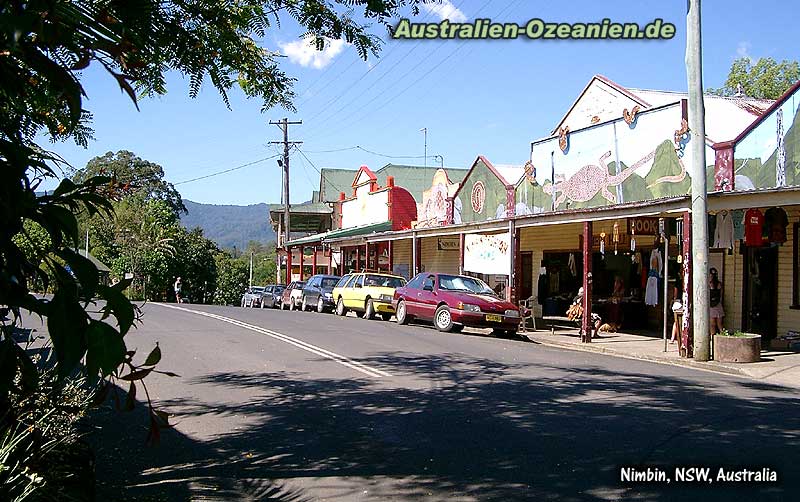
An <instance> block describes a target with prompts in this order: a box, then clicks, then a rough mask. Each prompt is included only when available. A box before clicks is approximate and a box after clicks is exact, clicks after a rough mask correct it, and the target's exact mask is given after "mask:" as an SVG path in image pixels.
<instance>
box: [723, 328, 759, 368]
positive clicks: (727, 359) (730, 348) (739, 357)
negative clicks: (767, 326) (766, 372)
mask: <svg viewBox="0 0 800 502" xmlns="http://www.w3.org/2000/svg"><path fill="white" fill-rule="evenodd" d="M714 360H715V361H719V362H721V363H755V362H758V361H759V360H761V335H758V334H755V333H743V332H742V331H734V332H733V333H731V332H729V331H728V330H726V329H723V330H722V332H721V333H719V334H716V335H714Z"/></svg>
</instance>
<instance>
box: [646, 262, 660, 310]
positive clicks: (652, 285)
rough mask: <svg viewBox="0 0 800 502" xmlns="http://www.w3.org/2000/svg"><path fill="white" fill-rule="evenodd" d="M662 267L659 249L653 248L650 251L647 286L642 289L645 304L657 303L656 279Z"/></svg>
mask: <svg viewBox="0 0 800 502" xmlns="http://www.w3.org/2000/svg"><path fill="white" fill-rule="evenodd" d="M663 267H664V259H663V258H662V257H661V251H659V250H658V248H654V249H653V250H652V251H651V252H650V271H649V272H648V273H647V286H646V287H645V291H644V303H645V305H651V306H655V305H658V279H659V278H660V277H661V270H662V268H663Z"/></svg>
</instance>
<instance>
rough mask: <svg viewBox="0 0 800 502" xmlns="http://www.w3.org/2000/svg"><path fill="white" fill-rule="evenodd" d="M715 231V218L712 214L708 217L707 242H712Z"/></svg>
mask: <svg viewBox="0 0 800 502" xmlns="http://www.w3.org/2000/svg"><path fill="white" fill-rule="evenodd" d="M716 231H717V217H716V216H714V215H713V214H709V215H708V242H714V235H715V234H716Z"/></svg>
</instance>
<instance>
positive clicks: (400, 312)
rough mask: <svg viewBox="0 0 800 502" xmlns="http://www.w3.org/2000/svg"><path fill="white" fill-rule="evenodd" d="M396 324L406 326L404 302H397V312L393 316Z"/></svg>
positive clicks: (406, 315) (406, 317)
mask: <svg viewBox="0 0 800 502" xmlns="http://www.w3.org/2000/svg"><path fill="white" fill-rule="evenodd" d="M394 318H395V320H396V321H397V324H408V314H407V313H406V302H405V301H403V300H400V301H399V302H397V312H396V313H395V314H394Z"/></svg>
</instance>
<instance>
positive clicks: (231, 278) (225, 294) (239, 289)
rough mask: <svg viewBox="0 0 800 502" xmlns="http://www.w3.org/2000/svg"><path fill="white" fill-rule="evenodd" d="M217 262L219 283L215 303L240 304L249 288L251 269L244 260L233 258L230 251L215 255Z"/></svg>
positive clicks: (215, 293)
mask: <svg viewBox="0 0 800 502" xmlns="http://www.w3.org/2000/svg"><path fill="white" fill-rule="evenodd" d="M214 261H215V262H216V264H217V284H216V291H215V292H214V303H216V304H217V305H239V301H240V300H241V299H242V294H244V291H245V289H247V283H248V279H249V277H248V274H249V270H248V268H247V265H246V264H245V263H244V262H243V261H242V260H237V259H234V258H232V257H231V256H230V255H229V254H228V253H226V252H222V253H218V254H217V255H216V256H215V257H214Z"/></svg>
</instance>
